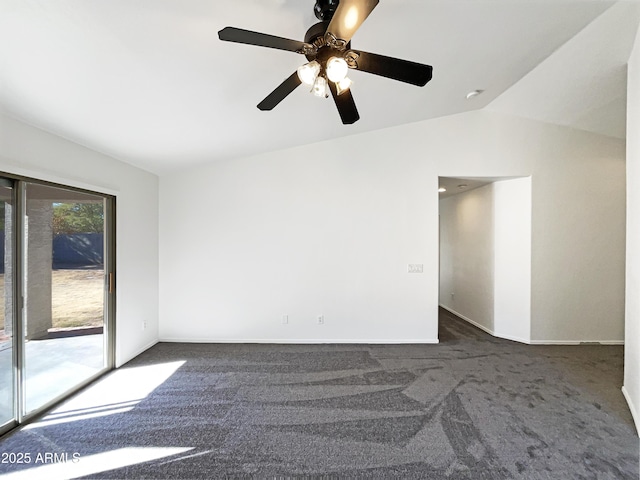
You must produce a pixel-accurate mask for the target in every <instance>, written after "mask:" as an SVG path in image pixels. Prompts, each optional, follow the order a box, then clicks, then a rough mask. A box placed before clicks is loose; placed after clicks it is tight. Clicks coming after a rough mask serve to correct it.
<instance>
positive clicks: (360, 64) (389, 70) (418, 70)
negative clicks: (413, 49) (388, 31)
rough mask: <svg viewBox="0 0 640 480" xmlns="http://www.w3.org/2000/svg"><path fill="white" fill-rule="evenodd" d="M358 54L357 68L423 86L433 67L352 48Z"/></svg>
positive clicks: (429, 78) (429, 77)
mask: <svg viewBox="0 0 640 480" xmlns="http://www.w3.org/2000/svg"><path fill="white" fill-rule="evenodd" d="M354 52H355V53H357V54H358V55H359V56H358V58H356V64H357V67H356V68H357V69H358V70H362V71H363V72H369V73H373V74H375V75H381V76H383V77H387V78H392V79H393V80H399V81H400V82H405V83H410V84H412V85H417V86H419V87H424V86H425V85H426V84H427V82H428V81H429V80H431V74H432V71H433V67H432V66H431V65H423V64H422V63H416V62H410V61H409V60H401V59H399V58H393V57H385V56H384V55H378V54H376V53H367V52H360V51H357V50H354Z"/></svg>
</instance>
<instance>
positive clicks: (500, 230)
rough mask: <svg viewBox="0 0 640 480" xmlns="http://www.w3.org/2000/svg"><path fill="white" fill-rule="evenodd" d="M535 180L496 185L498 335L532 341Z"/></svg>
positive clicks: (527, 178)
mask: <svg viewBox="0 0 640 480" xmlns="http://www.w3.org/2000/svg"><path fill="white" fill-rule="evenodd" d="M531 200H532V199H531V177H525V178H515V179H512V180H503V181H499V182H495V183H494V184H493V205H494V211H493V224H494V247H495V252H494V299H495V302H494V318H493V325H494V327H493V328H494V332H495V334H496V335H497V336H499V337H502V338H508V339H510V340H516V341H519V342H530V341H531Z"/></svg>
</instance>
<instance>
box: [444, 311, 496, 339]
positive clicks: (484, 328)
mask: <svg viewBox="0 0 640 480" xmlns="http://www.w3.org/2000/svg"><path fill="white" fill-rule="evenodd" d="M440 306H441V307H442V308H444V309H445V310H447V311H448V312H451V313H453V314H454V315H455V316H456V317H460V318H461V319H463V320H464V321H465V322H469V323H470V324H471V325H473V326H474V327H478V328H479V329H480V330H482V331H484V332H487V333H488V334H489V335H492V336H494V337H495V336H496V334H495V333H493V330H491V329H490V328H488V327H485V326H484V325H481V324H479V323H478V322H476V321H475V320H471V319H470V318H469V317H465V316H464V315H462V314H461V313H460V312H456V311H455V310H454V309H452V308H449V307H445V306H444V305H440Z"/></svg>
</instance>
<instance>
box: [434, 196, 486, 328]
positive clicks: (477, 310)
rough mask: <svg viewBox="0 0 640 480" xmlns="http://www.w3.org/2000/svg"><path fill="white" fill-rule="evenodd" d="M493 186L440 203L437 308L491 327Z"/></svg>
mask: <svg viewBox="0 0 640 480" xmlns="http://www.w3.org/2000/svg"><path fill="white" fill-rule="evenodd" d="M493 231H494V225H493V185H492V184H489V185H485V186H484V187H480V188H476V189H474V190H471V191H468V192H464V193H460V194H457V195H453V196H451V197H447V198H443V199H442V200H440V305H442V306H443V307H445V308H446V309H448V310H450V311H452V312H454V313H455V314H456V315H458V316H460V317H462V318H465V319H467V320H469V321H471V322H472V323H474V324H476V325H478V326H479V327H481V328H483V329H484V330H487V331H489V332H493V331H494V327H493V317H494V314H493V304H494V296H493V290H494V287H493V283H494V281H493V278H494V273H493V269H494V258H493V252H494V239H493Z"/></svg>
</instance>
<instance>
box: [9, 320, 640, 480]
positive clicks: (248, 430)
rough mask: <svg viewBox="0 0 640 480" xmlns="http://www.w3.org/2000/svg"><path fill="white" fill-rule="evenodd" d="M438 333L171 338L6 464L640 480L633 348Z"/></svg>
mask: <svg viewBox="0 0 640 480" xmlns="http://www.w3.org/2000/svg"><path fill="white" fill-rule="evenodd" d="M440 342H441V343H440V344H439V345H230V344H224V345H221V344H215V345H211V344H171V343H160V344H158V345H156V346H154V347H153V348H151V349H150V350H148V351H146V352H145V353H143V354H142V355H140V356H139V357H137V358H135V359H134V360H132V361H131V362H129V363H128V364H127V365H125V366H124V367H123V368H121V369H119V370H117V371H114V372H112V373H110V374H109V375H107V376H106V377H105V378H103V379H101V380H100V381H98V382H97V383H96V384H94V385H92V386H90V387H89V388H87V389H85V390H83V391H82V392H80V393H79V394H78V395H76V396H74V397H73V398H72V399H70V400H69V401H68V402H66V403H64V404H63V405H61V406H60V407H59V408H57V409H56V410H54V411H53V412H50V413H49V414H47V415H46V416H44V417H42V418H41V419H40V420H39V421H37V422H34V423H32V424H30V425H27V426H26V427H24V428H22V429H20V430H18V431H16V432H14V433H12V434H10V435H8V436H6V437H5V438H4V439H2V440H1V441H0V456H1V458H0V462H2V463H0V474H8V475H7V478H56V476H57V477H59V478H70V477H78V476H79V477H82V478H104V479H143V478H145V479H146V478H154V479H160V478H180V479H189V478H193V479H198V478H287V477H307V478H312V477H322V476H324V477H325V478H354V477H355V478H420V479H469V480H479V479H511V478H513V479H597V480H602V479H616V480H617V479H633V480H637V479H638V477H639V472H638V469H639V467H638V462H639V458H638V457H639V450H640V448H639V446H640V444H639V441H638V436H637V434H636V432H635V429H634V426H633V421H632V418H631V415H630V413H629V411H628V408H627V406H626V403H625V401H624V398H623V396H622V394H621V391H620V387H621V385H622V369H623V348H622V347H619V346H599V345H598V346H596V345H581V346H529V345H521V344H518V343H514V342H510V341H506V340H501V339H497V338H494V337H491V336H490V335H487V334H485V333H484V332H481V331H479V330H478V329H476V328H474V327H473V326H471V325H469V324H468V323H466V322H464V321H462V320H460V319H458V318H456V317H455V316H453V315H451V314H449V313H447V312H446V311H441V314H440ZM20 453H22V455H23V460H24V456H25V455H26V454H28V456H29V458H30V461H29V462H23V463H18V462H17V461H16V460H17V456H16V455H17V454H20ZM47 453H51V454H53V456H51V455H50V456H49V461H47V458H46V455H45V454H47ZM11 454H13V456H11ZM3 459H5V460H13V461H7V462H3V461H2V460H3ZM38 459H39V460H40V461H36V460H38ZM63 468H66V470H63Z"/></svg>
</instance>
